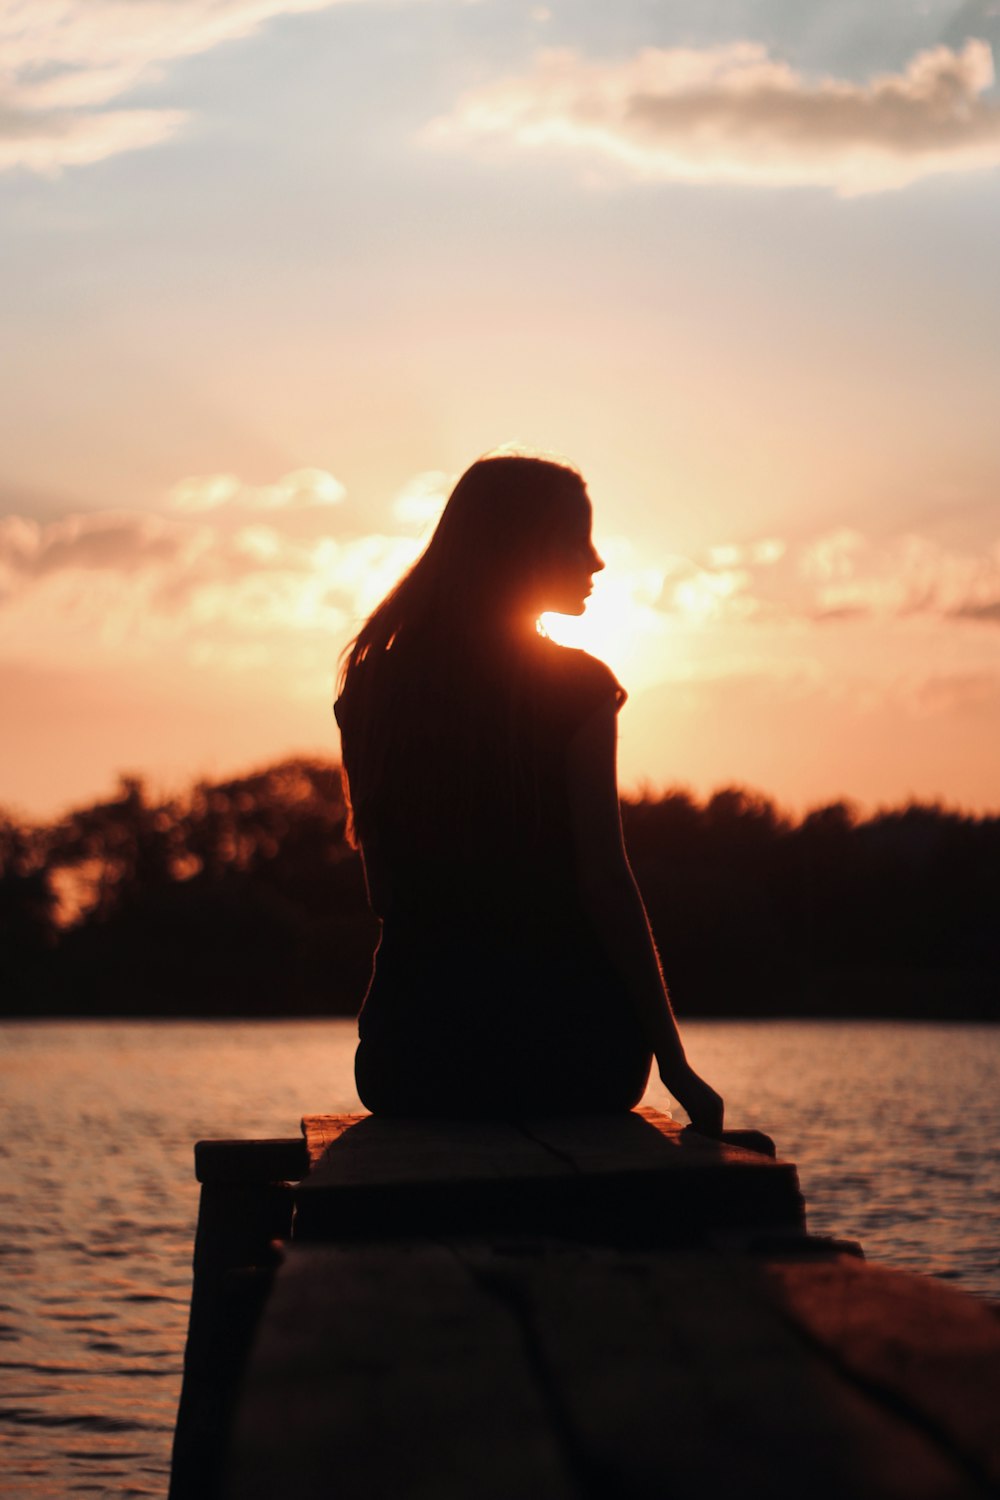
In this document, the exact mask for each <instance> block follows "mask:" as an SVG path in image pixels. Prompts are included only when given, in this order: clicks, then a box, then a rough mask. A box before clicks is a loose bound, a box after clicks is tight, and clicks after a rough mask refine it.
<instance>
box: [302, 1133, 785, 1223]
mask: <svg viewBox="0 0 1000 1500" xmlns="http://www.w3.org/2000/svg"><path fill="white" fill-rule="evenodd" d="M303 1128H304V1130H305V1132H306V1139H307V1141H308V1144H309V1151H310V1156H311V1157H312V1159H313V1160H314V1163H315V1164H314V1166H313V1168H312V1170H311V1171H310V1173H309V1176H308V1177H307V1178H306V1180H305V1181H304V1182H303V1183H302V1184H301V1186H300V1188H299V1189H298V1192H297V1196H296V1231H295V1232H296V1237H297V1238H299V1239H303V1240H305V1239H313V1240H317V1239H348V1238H351V1237H354V1238H380V1237H389V1238H399V1237H400V1236H402V1237H404V1238H405V1237H413V1236H417V1235H432V1236H448V1235H456V1234H458V1235H470V1234H482V1235H487V1236H495V1235H503V1234H506V1235H534V1236H539V1235H542V1236H544V1235H550V1236H557V1237H566V1238H575V1239H583V1240H589V1241H594V1242H597V1243H616V1244H633V1245H649V1246H653V1245H668V1244H670V1245H677V1244H697V1243H703V1242H705V1241H706V1240H707V1239H708V1238H710V1237H711V1236H713V1235H718V1234H732V1233H741V1232H747V1231H762V1230H763V1231H782V1230H784V1231H787V1230H791V1231H801V1230H802V1229H804V1227H805V1214H804V1206H803V1203H802V1196H801V1193H800V1192H799V1187H798V1178H797V1174H796V1171H795V1168H794V1166H793V1165H791V1164H790V1163H788V1162H776V1161H773V1160H771V1159H769V1158H768V1157H766V1156H763V1155H760V1154H757V1153H754V1152H750V1151H745V1150H742V1149H740V1148H738V1147H735V1146H731V1145H727V1144H723V1143H720V1142H716V1141H709V1140H706V1139H705V1138H703V1137H699V1136H696V1135H694V1134H693V1132H690V1131H682V1130H681V1129H680V1127H679V1126H677V1125H675V1124H674V1123H673V1122H672V1121H671V1120H669V1119H667V1118H666V1117H665V1116H662V1115H659V1114H657V1112H656V1111H646V1112H644V1113H643V1114H642V1115H640V1114H632V1115H628V1114H618V1115H590V1116H574V1117H564V1118H559V1119H550V1120H531V1121H528V1122H525V1123H522V1124H519V1123H514V1122H503V1121H491V1120H481V1121H477V1120H463V1121H447V1120H439V1121H436V1120H431V1121H428V1120H387V1119H381V1118H373V1117H361V1118H357V1117H350V1116H320V1117H315V1116H309V1117H307V1118H306V1120H305V1121H304V1122H303Z"/></svg>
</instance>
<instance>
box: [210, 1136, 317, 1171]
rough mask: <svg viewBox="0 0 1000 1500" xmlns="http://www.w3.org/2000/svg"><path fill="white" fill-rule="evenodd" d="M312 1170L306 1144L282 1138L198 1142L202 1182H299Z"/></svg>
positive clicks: (293, 1139)
mask: <svg viewBox="0 0 1000 1500" xmlns="http://www.w3.org/2000/svg"><path fill="white" fill-rule="evenodd" d="M308 1170H309V1154H308V1152H307V1150H306V1143H305V1141H303V1140H302V1139H301V1138H299V1137H294V1136H293V1137H291V1138H289V1139H279V1140H258V1141H253V1140H249V1141H248V1140H243V1141H240V1140H235V1141H218V1140H212V1141H196V1142H195V1147H194V1175H195V1177H196V1178H197V1179H198V1181H199V1182H202V1183H206V1182H243V1183H257V1182H259V1183H268V1182H298V1181H299V1179H300V1178H302V1177H304V1176H305V1175H306V1172H307V1171H308Z"/></svg>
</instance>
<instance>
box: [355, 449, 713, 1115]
mask: <svg viewBox="0 0 1000 1500" xmlns="http://www.w3.org/2000/svg"><path fill="white" fill-rule="evenodd" d="M603 566H604V564H603V562H602V561H601V559H600V557H599V556H598V554H597V552H596V551H595V549H594V544H593V542H592V540H591V507H590V500H589V497H588V495H587V490H586V486H585V484H584V481H583V479H582V477H581V476H580V474H579V473H577V471H576V470H575V469H573V468H571V467H569V466H568V465H567V464H564V463H561V462H556V461H553V460H550V459H547V458H538V457H533V456H526V455H512V454H498V455H495V456H488V457H485V458H482V459H480V460H478V461H477V462H476V463H474V464H473V465H472V466H471V468H469V469H468V470H467V471H466V472H465V474H463V475H462V477H461V479H459V481H458V483H457V484H456V486H455V488H454V490H453V491H452V494H451V497H450V499H449V500H448V503H447V505H446V507H445V509H444V512H443V514H442V516H441V519H440V521H439V523H438V526H437V528H436V530H435V532H434V535H433V536H432V538H431V540H430V542H429V543H428V546H427V548H426V550H425V551H424V553H423V555H422V556H421V557H420V558H419V560H418V561H417V562H416V563H415V564H414V566H413V567H412V568H411V569H410V571H409V572H408V573H407V574H406V575H405V576H404V577H403V578H402V579H401V580H400V582H399V583H398V584H397V585H396V587H395V588H394V589H392V591H391V592H390V593H389V594H388V595H387V596H386V598H385V599H384V600H383V601H382V603H381V604H380V605H379V606H378V608H377V609H376V610H375V611H374V613H373V614H372V615H371V617H370V618H369V619H368V621H367V622H366V623H365V625H364V626H363V627H362V629H361V631H360V632H359V633H358V635H357V637H356V639H355V640H354V642H353V643H352V645H351V646H350V647H349V648H348V649H347V651H346V652H345V660H344V664H343V667H342V671H341V676H340V684H339V687H340V691H339V697H338V699H337V702H336V704H335V712H336V715H337V722H338V724H339V726H340V731H341V740H342V747H343V765H344V772H345V787H346V791H347V796H348V806H349V808H350V815H351V830H350V831H351V836H352V838H353V840H354V842H355V843H356V844H357V846H358V847H359V848H360V850H361V854H362V859H363V863H364V869H365V878H366V881H367V887H368V894H369V899H370V901H371V905H372V907H373V909H374V911H375V913H376V914H377V915H378V917H379V918H380V919H381V925H382V934H381V939H380V942H379V946H378V950H377V953H376V957H375V967H374V972H373V975H372V979H371V983H370V985H369V988H368V993H367V995H366V997H365V1001H364V1005H363V1007H362V1010H361V1015H360V1019H359V1026H358V1030H359V1037H360V1041H359V1045H358V1051H357V1056H356V1061H355V1072H356V1078H357V1086H358V1092H359V1093H360V1095H361V1098H362V1100H363V1101H364V1103H365V1105H366V1106H367V1107H368V1108H369V1109H370V1110H371V1111H372V1112H373V1113H375V1114H394V1115H417V1114H422V1115H480V1116H491V1115H492V1116H508V1117H509V1116H516V1115H524V1114H556V1113H582V1112H594V1111H611V1110H627V1109H630V1108H632V1107H633V1106H634V1105H635V1104H636V1103H638V1101H639V1099H640V1098H641V1096H642V1093H643V1090H644V1088H645V1085H646V1080H647V1077H648V1073H649V1068H650V1063H651V1059H652V1056H655V1058H656V1061H657V1064H658V1066H659V1070H660V1076H661V1077H662V1079H663V1081H664V1083H665V1084H666V1086H667V1088H668V1089H669V1091H670V1093H671V1094H672V1095H673V1096H674V1097H675V1098H676V1099H677V1100H678V1101H679V1102H680V1103H681V1104H682V1105H683V1107H684V1108H685V1109H686V1110H687V1112H688V1115H689V1116H690V1118H691V1121H692V1123H693V1124H694V1125H695V1127H696V1128H697V1129H699V1130H702V1131H704V1132H707V1133H711V1134H717V1133H718V1132H719V1131H720V1130H721V1128H722V1118H723V1103H722V1100H721V1098H720V1097H719V1095H718V1094H717V1093H716V1092H715V1091H714V1090H713V1089H712V1088H710V1087H709V1085H708V1084H707V1083H705V1082H704V1081H703V1080H702V1079H701V1078H699V1077H698V1075H697V1074H696V1073H695V1072H694V1070H693V1069H692V1068H691V1067H690V1065H689V1064H688V1062H687V1060H686V1058H685V1055H684V1048H683V1045H682V1043H681V1039H680V1036H679V1033H678V1030H677V1025H676V1022H675V1020H674V1016H673V1012H672V1010H671V1007H670V1001H669V999H668V996H667V991H666V988H665V985H664V982H663V977H662V973H661V970H660V965H659V960H658V958H657V954H656V949H655V947H654V945H653V939H652V935H651V933H650V929H649V923H648V921H647V918H646V913H645V909H644V907H643V905H642V900H641V897H640V895H639V892H638V889H637V887H636V884H635V881H634V879H633V876H632V873H631V870H630V868H629V864H628V859H627V857H626V853H625V848H624V844H623V841H622V832H621V821H620V817H619V809H618V790H617V780H616V769H615V755H616V733H617V726H616V714H617V711H618V709H619V708H620V707H621V705H622V703H623V702H624V700H625V696H626V695H625V692H624V689H623V688H622V687H621V686H620V684H619V683H618V682H617V681H616V679H615V677H614V676H613V675H612V673H611V671H610V670H609V669H608V668H607V667H606V666H605V665H604V664H603V663H602V662H600V661H597V660H596V659H595V658H594V657H592V656H589V655H588V654H587V653H586V652H583V651H576V650H570V649H567V648H565V647H561V646H557V645H556V644H555V643H554V642H553V641H552V640H551V639H550V638H549V637H547V636H546V635H544V634H543V633H542V632H541V629H540V627H539V625H538V617H539V615H540V614H541V613H542V612H543V611H546V610H552V611H555V612H557V613H562V614H574V615H579V614H582V613H583V611H584V608H585V606H586V600H587V596H588V595H589V593H590V589H591V584H592V581H593V575H594V574H595V573H597V572H598V571H599V570H600V569H601V568H603Z"/></svg>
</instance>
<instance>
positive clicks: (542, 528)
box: [337, 454, 588, 840]
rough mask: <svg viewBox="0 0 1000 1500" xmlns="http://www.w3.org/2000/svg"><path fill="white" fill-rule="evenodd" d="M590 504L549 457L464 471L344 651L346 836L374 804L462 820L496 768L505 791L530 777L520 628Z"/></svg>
mask: <svg viewBox="0 0 1000 1500" xmlns="http://www.w3.org/2000/svg"><path fill="white" fill-rule="evenodd" d="M587 503H588V502H587V494H586V487H585V485H584V481H583V478H582V477H581V475H580V474H579V473H578V472H577V470H575V469H573V468H571V467H570V466H569V465H568V464H565V463H562V462H559V461H557V460H553V459H549V458H539V457H535V456H530V455H524V454H497V455H490V456H487V457H485V458H481V459H478V460H477V461H476V462H475V463H474V464H472V465H471V467H470V468H468V469H467V470H466V471H465V473H464V474H463V475H462V477H461V478H460V479H459V481H458V483H457V484H456V485H455V488H454V489H453V490H452V492H451V495H450V497H449V499H448V503H447V505H446V506H445V508H444V511H443V512H442V515H441V519H440V520H439V522H438V524H437V527H436V529H435V531H434V535H433V536H432V537H431V540H430V542H429V543H428V545H427V547H426V549H425V551H424V552H423V554H422V555H421V556H420V557H419V558H418V560H417V561H416V562H415V563H414V565H413V567H412V568H411V569H410V570H409V572H408V573H406V574H405V575H404V577H403V578H402V579H400V581H399V583H397V584H396V586H395V587H394V588H393V589H392V590H391V591H390V592H389V593H388V594H387V595H386V597H385V598H384V599H383V600H382V602H381V604H379V605H378V607H377V608H376V609H375V610H374V611H373V612H372V614H371V615H370V616H369V618H368V619H367V620H366V621H365V624H364V625H363V626H362V628H361V630H360V631H359V632H358V634H357V636H356V637H355V639H354V641H353V642H352V643H351V644H350V645H349V646H348V647H347V649H346V650H345V652H344V657H343V663H342V666H341V671H340V678H339V684H338V688H339V696H338V701H337V712H338V719H339V721H340V725H341V730H342V740H343V749H344V755H343V759H344V772H345V791H346V794H347V797H348V806H349V808H350V812H351V821H350V825H349V833H350V836H351V837H352V839H355V838H359V839H362V840H363V839H364V838H365V837H366V835H367V833H368V831H369V829H370V827H371V825H372V817H373V814H374V813H375V811H376V809H378V810H379V811H382V812H385V811H387V810H392V809H395V810H396V811H399V810H400V809H401V808H402V807H404V806H406V807H408V808H409V809H411V810H412V809H413V807H414V802H415V800H416V801H418V802H419V803H420V804H421V806H422V808H423V810H424V812H425V814H426V815H427V817H429V818H430V819H431V820H433V821H439V820H440V818H441V817H442V816H443V815H445V813H446V812H448V811H450V812H451V814H452V815H453V820H454V819H457V820H458V821H459V822H463V823H464V822H465V821H466V820H467V819H468V817H469V816H470V814H471V815H475V813H476V809H475V807H474V806H473V804H474V802H475V800H476V798H477V797H478V796H481V789H482V787H483V785H484V779H485V778H484V771H486V769H487V766H488V763H489V762H492V765H491V766H489V770H490V771H492V778H491V779H492V783H493V787H494V791H495V794H496V795H497V796H498V797H500V798H501V799H503V798H506V800H507V801H508V802H509V800H510V798H512V797H513V799H514V801H515V802H517V800H518V797H519V795H520V794H523V792H524V788H525V786H526V785H529V784H530V783H531V780H532V776H533V767H532V765H531V755H530V750H529V749H526V742H527V740H530V727H531V723H530V721H531V718H532V705H531V693H532V681H531V673H530V662H529V660H528V657H529V655H530V651H531V637H530V634H528V633H526V632H525V631H524V630H523V626H522V628H521V629H520V630H518V629H516V628H514V626H515V622H516V621H517V620H518V619H519V618H520V620H522V621H523V619H524V615H525V612H526V611H530V609H531V608H532V607H534V606H535V604H536V602H537V600H538V599H539V598H540V597H541V592H540V590H541V588H542V587H543V585H544V579H545V577H546V572H547V570H548V569H550V568H551V566H552V561H553V558H554V557H555V556H556V554H557V550H558V548H559V546H560V543H562V544H563V545H565V538H566V536H567V534H568V532H569V531H570V529H571V528H572V527H573V526H574V523H576V524H578V523H579V519H580V516H581V512H582V511H583V509H584V507H585V506H586V505H587ZM526 730H527V731H529V732H528V734H527V736H526V732H525V731H526ZM519 789H520V792H519ZM511 811H513V809H511Z"/></svg>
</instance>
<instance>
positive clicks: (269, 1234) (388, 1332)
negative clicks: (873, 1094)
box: [171, 1111, 1000, 1500]
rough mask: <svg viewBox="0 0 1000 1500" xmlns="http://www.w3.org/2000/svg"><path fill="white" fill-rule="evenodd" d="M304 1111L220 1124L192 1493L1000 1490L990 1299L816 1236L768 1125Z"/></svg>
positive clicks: (201, 1309)
mask: <svg viewBox="0 0 1000 1500" xmlns="http://www.w3.org/2000/svg"><path fill="white" fill-rule="evenodd" d="M303 1130H304V1137H305V1139H304V1141H279V1142H259V1143H258V1142H209V1143H201V1145H200V1146H199V1148H198V1172H199V1176H200V1178H201V1180H202V1182H203V1190H202V1191H203V1207H202V1217H201V1220H200V1223H199V1243H198V1247H196V1285H195V1295H194V1298H193V1301H192V1323H191V1335H190V1339H189V1347H188V1356H187V1361H186V1374H185V1391H184V1398H183V1399H182V1406H181V1412H180V1416H179V1420H178V1435H177V1445H176V1449H175V1464H174V1475H173V1484H172V1488H171V1500H203V1497H206V1500H207V1497H209V1496H211V1497H222V1496H225V1497H226V1500H328V1497H336V1500H355V1497H356V1500H390V1497H391V1500H480V1497H481V1500H550V1497H551V1500H618V1497H623V1500H631V1497H636V1500H638V1497H639V1496H642V1497H643V1500H651V1497H659V1496H663V1497H673V1496H675V1495H676V1496H683V1495H686V1494H689V1493H692V1492H695V1493H697V1494H699V1495H700V1496H703V1497H714V1496H716V1495H718V1496H720V1497H722V1496H726V1497H729V1496H730V1495H734V1496H738V1497H739V1500H785V1497H788V1500H793V1497H794V1500H800V1497H830V1500H834V1497H836V1500H896V1497H899V1500H904V1497H905V1500H966V1497H969V1500H972V1497H983V1496H988V1495H994V1496H996V1495H1000V1416H998V1413H1000V1320H998V1318H997V1315H996V1311H995V1310H994V1309H993V1308H992V1306H991V1305H990V1304H988V1303H986V1302H983V1301H980V1300H978V1299H975V1298H972V1297H968V1296H964V1295H962V1294H960V1293H957V1292H954V1291H952V1290H950V1289H949V1288H947V1287H945V1286H944V1285H942V1284H941V1283H938V1282H935V1281H932V1280H930V1279H929V1278H922V1277H915V1276H908V1275H903V1274H901V1273H898V1272H893V1271H888V1270H885V1269H883V1268H879V1267H873V1266H870V1265H868V1264H866V1263H865V1262H864V1260H863V1259H862V1258H861V1257H860V1253H859V1251H858V1249H857V1247H855V1246H851V1245H849V1244H845V1243H841V1242H835V1241H830V1240H823V1239H817V1238H815V1237H811V1236H809V1235H808V1233H807V1232H806V1227H805V1215H804V1207H803V1202H802V1197H801V1194H800V1192H799V1185H798V1179H797V1175H796V1171H795V1168H794V1166H793V1165H791V1164H790V1163H787V1162H782V1161H779V1160H776V1159H775V1158H774V1156H773V1154H766V1153H767V1151H768V1149H769V1148H770V1151H771V1152H772V1153H773V1147H771V1145H770V1142H769V1141H768V1140H767V1138H766V1137H761V1136H756V1135H754V1134H753V1133H743V1134H741V1133H739V1132H732V1133H730V1134H729V1135H728V1136H727V1138H726V1140H724V1141H723V1142H721V1143H719V1142H711V1141H707V1140H705V1139H703V1138H700V1137H697V1136H695V1135H694V1133H693V1132H691V1131H681V1130H680V1129H679V1128H678V1127H676V1126H675V1125H673V1124H672V1122H670V1121H669V1120H667V1119H665V1118H664V1117H663V1116H660V1115H658V1114H656V1112H655V1111H642V1112H636V1113H634V1114H633V1115H631V1116H614V1117H599V1116H595V1117H588V1118H578V1119H562V1120H547V1121H526V1122H518V1123H516V1124H515V1123H507V1122H499V1121H496V1122H491V1121H468V1122H447V1121H437V1122H435V1121H387V1120H382V1119H374V1118H371V1117H367V1116H363V1117H356V1116H314V1117H308V1118H307V1119H306V1120H305V1121H304V1122H303ZM748 1145H749V1146H753V1147H756V1148H757V1149H756V1150H748V1149H746V1148H747V1146H748ZM220 1235H221V1238H220ZM275 1241H279V1242H280V1248H276V1247H275V1243H274V1242H275Z"/></svg>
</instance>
